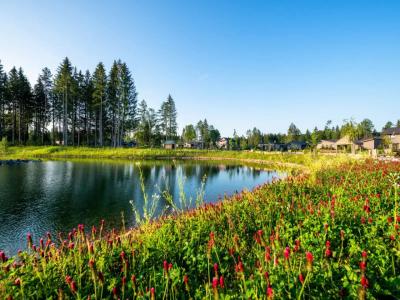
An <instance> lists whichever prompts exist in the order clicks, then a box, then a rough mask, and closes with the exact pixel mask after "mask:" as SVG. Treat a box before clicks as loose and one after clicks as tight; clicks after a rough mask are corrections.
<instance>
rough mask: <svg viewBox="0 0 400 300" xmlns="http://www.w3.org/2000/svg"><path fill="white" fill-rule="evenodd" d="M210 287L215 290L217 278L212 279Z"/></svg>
mask: <svg viewBox="0 0 400 300" xmlns="http://www.w3.org/2000/svg"><path fill="white" fill-rule="evenodd" d="M212 287H213V289H216V288H217V287H218V278H217V277H214V278H213V281H212Z"/></svg>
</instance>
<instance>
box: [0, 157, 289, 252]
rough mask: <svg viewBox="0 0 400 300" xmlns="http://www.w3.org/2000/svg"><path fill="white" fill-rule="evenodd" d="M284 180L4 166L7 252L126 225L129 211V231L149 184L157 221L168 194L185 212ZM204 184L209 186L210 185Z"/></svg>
mask: <svg viewBox="0 0 400 300" xmlns="http://www.w3.org/2000/svg"><path fill="white" fill-rule="evenodd" d="M141 174H142V175H141ZM282 176H284V174H283V173H280V172H276V171H265V170H261V169H257V168H253V167H249V166H241V165H235V164H231V163H226V162H225V163H216V162H204V161H172V160H169V161H140V162H132V161H128V162H126V161H92V160H90V161H88V160H73V161H43V162H28V163H22V164H17V165H10V166H9V165H2V166H0V250H4V251H6V253H7V255H12V254H15V253H16V252H17V251H18V249H25V247H26V234H27V233H28V232H30V233H31V234H32V236H33V238H34V240H35V241H36V243H37V241H38V239H39V238H40V237H42V236H45V234H46V232H51V233H52V234H53V235H54V234H56V233H58V232H62V233H66V232H68V231H69V230H71V229H72V228H73V227H76V226H77V224H79V223H82V224H85V226H86V228H88V229H89V228H90V227H91V226H92V225H96V226H97V225H98V224H99V223H100V222H101V219H105V220H106V224H107V225H108V226H109V227H116V228H120V227H121V224H122V213H123V215H124V219H125V223H126V226H127V227H129V226H133V225H134V224H135V218H134V212H133V206H132V204H131V202H132V203H133V204H134V207H137V208H138V211H139V212H140V213H141V214H142V213H143V199H144V197H143V193H142V184H143V186H144V187H145V191H146V194H147V196H148V198H149V199H154V201H155V203H156V206H155V209H154V217H156V216H159V215H160V214H163V213H168V212H170V211H171V210H172V207H171V205H168V202H167V201H166V198H165V197H164V194H163V191H168V193H169V194H170V195H171V196H172V197H173V199H174V203H175V205H177V206H178V207H181V206H182V205H181V201H179V199H180V198H181V199H182V196H181V197H180V195H182V192H184V193H185V195H186V198H187V199H190V198H192V202H190V201H189V200H187V201H186V202H187V205H186V207H193V206H195V203H194V202H195V198H196V195H197V194H199V193H200V194H201V193H204V200H205V202H213V201H217V200H218V199H219V198H220V197H223V195H224V194H227V195H232V194H234V193H236V192H240V191H241V190H243V189H252V188H253V187H255V186H257V185H260V184H263V183H266V182H271V181H272V180H273V179H274V178H279V177H282ZM202 186H203V188H202Z"/></svg>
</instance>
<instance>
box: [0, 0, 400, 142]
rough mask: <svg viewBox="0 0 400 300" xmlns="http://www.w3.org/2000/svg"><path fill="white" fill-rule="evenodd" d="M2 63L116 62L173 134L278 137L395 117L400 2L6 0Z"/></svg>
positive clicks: (28, 67) (0, 15) (32, 74)
mask: <svg viewBox="0 0 400 300" xmlns="http://www.w3.org/2000/svg"><path fill="white" fill-rule="evenodd" d="M0 20H1V21H0V23H1V25H0V26H1V27H0V28H1V29H0V33H1V34H0V59H1V60H2V63H3V65H4V66H5V68H6V69H7V70H9V69H10V68H11V67H12V66H13V65H16V66H22V67H23V68H24V70H25V71H26V73H27V74H28V76H29V78H30V79H31V81H33V80H36V78H37V76H38V74H39V72H40V70H41V69H42V68H43V67H44V66H47V67H49V68H51V70H52V71H53V73H54V72H55V70H56V68H57V66H58V65H59V63H60V62H61V60H62V59H63V57H65V56H68V57H69V58H70V59H71V61H72V63H73V64H74V65H76V66H77V67H78V68H81V69H83V70H85V69H89V70H91V71H92V70H94V67H95V65H96V64H97V62H99V61H102V62H104V63H105V65H106V66H107V68H108V69H109V67H110V65H111V63H112V61H113V60H114V59H118V58H121V59H122V60H123V61H126V62H127V63H128V65H129V67H130V68H131V70H132V72H133V75H134V79H135V82H136V86H137V90H138V92H139V99H140V100H141V99H145V100H146V101H147V102H148V103H149V105H150V106H154V107H156V108H158V107H159V105H160V103H161V102H162V101H163V100H165V99H166V97H167V95H168V94H169V93H171V95H172V96H173V97H174V99H175V101H176V104H177V108H178V114H179V116H178V123H179V125H180V128H182V127H183V125H185V124H188V123H195V122H197V121H198V120H199V119H200V118H207V119H208V120H209V122H210V123H211V124H214V125H215V126H216V127H217V128H219V129H220V131H221V133H222V134H223V135H232V133H233V129H234V128H235V129H237V130H238V132H239V133H245V130H246V129H248V128H252V127H254V126H256V127H258V128H260V129H261V130H262V131H263V132H285V131H286V130H287V128H288V125H289V123H290V122H292V121H293V122H294V123H295V124H296V125H297V126H298V127H299V128H300V129H301V130H305V129H306V128H310V129H312V128H313V127H314V126H315V125H317V126H318V127H323V126H324V124H325V122H326V120H328V119H330V120H332V121H333V123H338V124H339V125H340V124H342V121H343V119H345V118H351V117H354V118H355V119H356V120H357V121H360V120H361V119H362V118H364V117H367V118H370V119H371V120H372V121H373V122H374V123H375V125H376V127H377V128H378V129H380V128H381V127H382V126H383V125H384V123H385V122H386V121H387V120H392V121H393V122H394V121H396V120H397V119H400V1H367V0H363V1H350V0H345V1H329V0H327V1H319V0H318V1H283V0H276V1H267V0H264V1H245V0H243V1H232V0H227V1H214V0H213V1H203V0H202V1H172V0H160V1H148V0H143V1H63V2H62V1H54V0H53V1H5V0H2V1H1V2H0Z"/></svg>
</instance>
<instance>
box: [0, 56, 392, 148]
mask: <svg viewBox="0 0 400 300" xmlns="http://www.w3.org/2000/svg"><path fill="white" fill-rule="evenodd" d="M396 125H397V126H400V120H398V121H397V123H393V122H391V121H388V122H387V123H386V124H385V126H384V128H383V129H385V128H390V127H393V126H396ZM177 131H178V124H177V109H176V105H175V102H174V99H173V98H172V96H171V95H168V97H167V99H166V100H165V101H164V102H162V104H161V106H160V108H159V109H158V110H156V109H154V108H151V107H148V105H147V103H146V101H145V100H142V101H140V102H139V103H138V93H137V90H136V86H135V82H134V79H133V76H132V73H131V72H130V70H129V68H128V66H127V64H126V63H124V62H122V61H121V60H115V61H114V62H113V64H112V66H111V69H110V70H109V72H107V71H106V69H105V67H104V65H103V63H101V62H100V63H98V64H97V66H96V68H95V70H94V72H93V73H90V71H89V70H86V71H85V72H82V71H81V70H78V69H77V68H76V67H75V66H73V65H72V63H71V61H70V60H69V59H68V58H67V57H66V58H65V59H64V60H63V61H62V62H61V64H60V65H59V67H58V68H57V70H56V73H55V75H53V74H52V73H51V71H50V69H49V68H44V69H43V70H42V72H41V74H40V75H39V76H38V79H37V81H36V83H35V84H34V85H33V87H32V86H31V84H30V82H29V80H28V78H27V77H26V75H25V74H24V71H23V69H22V68H18V69H17V68H16V67H13V68H12V69H11V70H10V71H9V72H8V73H7V72H6V71H5V70H4V68H3V66H2V64H1V61H0V140H1V139H2V138H6V139H7V141H8V142H9V143H11V144H12V145H55V144H61V145H72V146H81V145H82V146H98V147H103V146H111V147H120V146H124V145H130V144H131V143H132V144H133V143H134V144H138V145H139V146H143V147H159V146H161V145H162V143H163V142H164V141H166V140H169V139H170V140H174V141H176V142H178V141H179V142H180V143H190V142H193V141H197V142H201V143H202V147H204V148H215V147H217V142H218V140H219V139H220V138H221V134H220V132H219V130H218V129H217V128H215V127H214V126H213V125H210V124H209V123H208V121H207V119H204V120H200V121H198V122H197V123H196V124H189V125H186V126H184V127H183V130H182V134H181V135H178V133H177ZM376 134H377V131H376V129H375V126H374V124H373V123H372V121H371V120H369V119H364V120H362V121H361V122H360V123H356V122H355V121H354V120H345V122H344V123H343V124H342V125H341V126H338V125H335V126H334V125H333V124H332V121H327V122H326V125H325V127H324V128H322V129H318V128H317V127H315V128H314V129H313V130H312V131H310V130H308V129H307V130H306V131H305V132H304V133H302V132H301V131H300V129H298V128H297V126H296V125H295V124H293V123H291V124H290V126H289V128H288V130H287V133H284V134H281V133H277V134H276V133H262V132H261V130H259V129H257V128H253V129H251V130H247V132H246V134H245V135H241V136H239V134H238V133H237V132H236V130H234V132H233V136H232V137H231V139H230V143H229V147H230V149H254V148H257V147H258V145H259V144H268V143H271V144H283V143H289V142H292V141H299V142H306V143H308V144H309V145H310V146H315V145H316V144H317V143H318V142H319V141H321V140H323V139H339V138H340V137H342V136H344V135H351V136H352V138H354V139H361V138H365V137H371V136H373V135H376Z"/></svg>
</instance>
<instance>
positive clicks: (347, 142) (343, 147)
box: [336, 135, 362, 152]
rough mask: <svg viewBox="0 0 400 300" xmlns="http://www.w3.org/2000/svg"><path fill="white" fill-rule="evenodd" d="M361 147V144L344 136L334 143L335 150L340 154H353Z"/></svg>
mask: <svg viewBox="0 0 400 300" xmlns="http://www.w3.org/2000/svg"><path fill="white" fill-rule="evenodd" d="M361 146H362V142H360V141H353V140H351V139H350V137H349V136H348V135H345V136H344V137H342V138H340V139H339V140H337V142H336V149H337V150H338V151H342V152H350V151H352V152H354V151H356V150H359V149H361Z"/></svg>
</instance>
